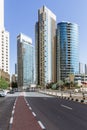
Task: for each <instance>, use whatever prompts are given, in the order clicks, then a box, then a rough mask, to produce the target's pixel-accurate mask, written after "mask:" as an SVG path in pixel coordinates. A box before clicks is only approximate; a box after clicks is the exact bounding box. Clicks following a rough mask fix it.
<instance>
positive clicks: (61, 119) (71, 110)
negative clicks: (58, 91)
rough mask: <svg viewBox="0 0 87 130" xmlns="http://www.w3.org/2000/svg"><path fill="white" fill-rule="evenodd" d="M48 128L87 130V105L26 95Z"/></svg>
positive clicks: (38, 116)
mask: <svg viewBox="0 0 87 130" xmlns="http://www.w3.org/2000/svg"><path fill="white" fill-rule="evenodd" d="M26 99H27V101H28V102H29V104H30V106H31V108H32V111H33V112H34V113H35V114H36V118H37V119H38V120H40V121H41V122H42V123H43V125H44V126H45V128H46V130H87V105H86V104H81V103H78V102H74V101H69V100H65V99H59V98H55V97H45V96H44V97H33V96H31V97H26Z"/></svg>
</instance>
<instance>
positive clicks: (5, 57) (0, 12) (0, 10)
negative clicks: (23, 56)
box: [0, 0, 10, 73]
mask: <svg viewBox="0 0 87 130" xmlns="http://www.w3.org/2000/svg"><path fill="white" fill-rule="evenodd" d="M9 59H10V58H9V32H7V31H6V30H5V27H4V0H0V69H1V70H3V71H5V72H7V73H10V70H9Z"/></svg>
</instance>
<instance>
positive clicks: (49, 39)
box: [35, 6, 56, 86]
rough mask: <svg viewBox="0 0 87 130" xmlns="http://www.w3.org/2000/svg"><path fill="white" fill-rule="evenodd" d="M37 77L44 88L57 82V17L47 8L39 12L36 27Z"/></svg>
mask: <svg viewBox="0 0 87 130" xmlns="http://www.w3.org/2000/svg"><path fill="white" fill-rule="evenodd" d="M35 28H36V30H35V34H36V35H35V36H36V40H35V42H36V43H35V46H36V48H35V49H36V50H35V52H36V69H37V70H36V77H38V78H37V80H38V81H37V83H38V84H40V85H42V86H44V85H46V84H47V83H49V82H55V81H56V51H55V50H56V16H55V14H53V13H52V12H51V11H50V10H49V9H48V8H47V7H45V6H43V7H42V8H41V9H39V10H38V22H37V23H36V26H35Z"/></svg>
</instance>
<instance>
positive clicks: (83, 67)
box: [79, 62, 85, 74]
mask: <svg viewBox="0 0 87 130" xmlns="http://www.w3.org/2000/svg"><path fill="white" fill-rule="evenodd" d="M79 74H85V64H83V63H80V62H79Z"/></svg>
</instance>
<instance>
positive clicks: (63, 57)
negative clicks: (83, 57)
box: [57, 22, 79, 81]
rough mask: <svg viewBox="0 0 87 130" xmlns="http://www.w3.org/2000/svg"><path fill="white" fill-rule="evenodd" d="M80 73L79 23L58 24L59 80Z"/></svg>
mask: <svg viewBox="0 0 87 130" xmlns="http://www.w3.org/2000/svg"><path fill="white" fill-rule="evenodd" d="M77 73H79V49H78V25H77V24H75V23H69V22H60V23H58V24H57V81H58V80H60V79H61V80H64V79H65V78H67V77H68V76H69V74H77Z"/></svg>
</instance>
